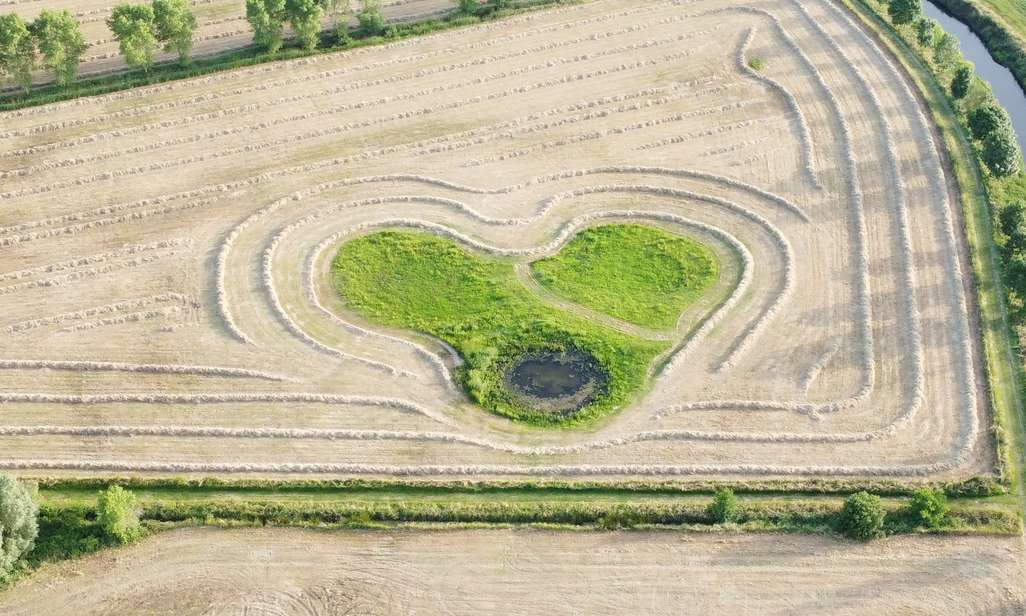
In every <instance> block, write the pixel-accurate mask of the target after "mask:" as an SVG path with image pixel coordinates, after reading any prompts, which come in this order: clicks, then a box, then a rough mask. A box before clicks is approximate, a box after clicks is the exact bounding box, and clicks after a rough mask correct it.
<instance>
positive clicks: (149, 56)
mask: <svg viewBox="0 0 1026 616" xmlns="http://www.w3.org/2000/svg"><path fill="white" fill-rule="evenodd" d="M107 27H109V28H110V31H111V32H113V33H114V39H115V40H116V41H117V42H118V46H119V47H120V48H121V55H122V56H124V57H125V62H126V63H127V64H128V65H129V66H135V67H138V68H141V69H143V70H144V71H149V70H150V68H152V67H153V61H154V59H155V58H156V56H157V46H158V44H157V31H156V30H157V29H156V20H155V18H154V15H153V7H151V6H148V5H145V4H121V5H118V6H116V7H114V10H113V11H111V13H110V17H109V18H108V19H107Z"/></svg>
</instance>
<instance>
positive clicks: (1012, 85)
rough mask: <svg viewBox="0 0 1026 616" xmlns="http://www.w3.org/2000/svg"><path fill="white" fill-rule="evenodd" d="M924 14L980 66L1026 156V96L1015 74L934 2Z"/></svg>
mask: <svg viewBox="0 0 1026 616" xmlns="http://www.w3.org/2000/svg"><path fill="white" fill-rule="evenodd" d="M923 14H925V15H926V16H927V17H930V18H931V19H934V20H936V21H937V23H939V24H940V25H941V27H943V28H944V30H945V31H946V32H948V33H949V34H951V35H953V36H955V37H957V38H958V42H959V44H960V45H961V47H962V55H963V56H965V58H966V60H969V61H971V62H972V63H973V64H975V65H976V74H978V75H979V76H980V77H982V78H983V79H985V80H986V81H987V83H989V84H990V87H991V88H993V90H994V96H996V97H997V99H998V101H1000V102H1001V105H1002V106H1003V107H1004V108H1005V110H1006V111H1008V115H1009V116H1011V118H1012V125H1013V126H1014V127H1015V132H1016V134H1017V135H1018V137H1019V147H1020V148H1021V149H1022V150H1023V151H1024V152H1026V94H1024V93H1023V91H1022V88H1020V87H1019V84H1018V82H1016V81H1015V77H1013V76H1012V72H1011V71H1009V70H1008V69H1007V68H1005V67H1003V66H1001V65H1000V64H998V63H997V62H995V61H994V59H993V58H991V57H990V53H989V52H988V51H987V48H986V47H985V46H984V45H983V41H981V40H980V38H979V37H978V36H976V35H975V34H973V31H972V30H970V29H969V26H967V25H965V24H964V23H962V22H960V21H958V20H957V19H955V18H954V17H952V16H950V15H948V14H947V13H945V12H944V11H942V10H941V9H940V8H939V7H938V6H936V5H934V4H933V3H931V2H924V3H923Z"/></svg>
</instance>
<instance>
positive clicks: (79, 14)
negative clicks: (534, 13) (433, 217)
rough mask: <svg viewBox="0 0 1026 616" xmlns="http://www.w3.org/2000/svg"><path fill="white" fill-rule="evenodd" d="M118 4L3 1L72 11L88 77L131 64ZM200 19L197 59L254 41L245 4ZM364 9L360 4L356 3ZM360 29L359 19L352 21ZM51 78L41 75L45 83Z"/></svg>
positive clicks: (25, 8) (7, 8) (405, 0)
mask: <svg viewBox="0 0 1026 616" xmlns="http://www.w3.org/2000/svg"><path fill="white" fill-rule="evenodd" d="M117 4H118V3H117V2H114V1H113V0H8V1H7V2H0V12H14V13H18V14H19V15H21V16H22V17H24V18H25V19H27V20H28V19H35V17H36V15H38V14H39V12H40V11H42V10H44V9H49V10H52V11H63V10H67V11H70V12H71V14H72V15H74V16H75V17H76V18H77V19H78V21H79V24H81V27H82V36H84V37H85V40H86V43H88V44H89V49H87V50H86V52H85V54H83V56H82V66H81V70H80V72H79V74H80V75H82V76H88V75H96V74H100V73H109V72H114V71H119V70H124V69H125V68H126V65H125V63H124V60H123V59H122V58H121V54H120V52H119V50H118V43H117V41H116V40H114V35H113V34H111V31H110V29H109V28H108V27H107V18H108V17H110V12H111V9H113V8H114V7H115V6H116V5H117ZM190 4H191V5H192V10H193V12H194V13H195V15H196V22H197V23H196V26H197V27H196V35H195V38H194V41H195V47H194V48H193V56H194V57H199V56H208V55H211V54H215V53H218V52H222V51H227V50H230V49H236V48H239V47H245V46H247V45H250V44H251V43H252V41H253V31H252V29H251V28H250V27H249V23H247V22H246V2H245V0H191V2H190ZM353 6H354V7H355V8H357V9H358V8H359V6H360V5H359V4H358V3H354V5H353ZM453 6H454V4H453V3H452V2H449V1H448V0H385V1H383V2H382V3H381V14H382V15H384V16H385V18H386V19H389V20H392V21H408V20H412V19H422V18H425V17H428V16H431V15H438V14H441V13H444V12H446V11H448V10H451V9H452V8H453ZM351 21H352V23H353V26H354V27H355V24H356V19H355V18H352V19H351ZM333 23H334V22H333V20H332V18H331V17H330V16H325V18H324V26H325V28H328V27H331V26H332V25H333ZM176 58H177V56H175V55H174V54H173V53H164V54H162V55H159V56H158V61H161V60H173V59H176ZM49 80H50V77H49V76H47V75H44V74H42V73H40V75H39V81H40V82H45V81H49Z"/></svg>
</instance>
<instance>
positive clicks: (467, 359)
mask: <svg viewBox="0 0 1026 616" xmlns="http://www.w3.org/2000/svg"><path fill="white" fill-rule="evenodd" d="M332 275H333V282H334V284H335V286H336V289H337V290H338V292H339V293H340V294H341V295H342V298H343V300H344V301H345V304H346V308H347V309H349V310H351V311H353V312H354V313H355V314H357V315H359V316H360V317H362V318H363V319H365V320H367V321H369V322H370V323H376V324H380V325H384V326H387V327H391V328H399V329H403V330H409V331H412V332H419V333H421V334H427V335H429V336H433V337H435V338H438V339H441V340H442V341H444V342H445V343H447V344H448V345H450V346H451V347H452V348H454V349H455V350H456V351H457V352H458V353H459V354H460V356H461V358H462V359H463V365H462V366H460V367H459V368H458V369H457V371H456V376H457V378H458V380H459V382H460V384H461V385H462V386H463V388H464V389H465V390H466V393H467V394H468V395H469V396H470V398H471V399H472V400H474V401H475V402H476V403H477V404H479V405H481V406H482V407H483V408H485V409H488V410H489V411H492V412H494V413H498V414H499V415H503V416H505V417H508V418H511V419H514V420H517V421H521V422H526V423H529V424H535V425H541V426H553V425H560V426H562V425H567V424H573V425H580V424H582V423H585V422H590V421H592V420H594V419H596V418H598V417H601V416H604V415H607V414H608V413H610V412H613V411H615V410H617V409H619V408H622V407H623V406H624V405H625V404H626V403H627V402H628V401H629V400H630V398H631V397H632V396H633V395H635V394H636V393H637V392H638V391H639V390H641V389H642V388H643V387H644V386H645V384H646V383H647V381H648V379H649V378H650V376H651V375H652V374H653V373H654V372H655V368H656V364H657V359H658V358H660V357H663V356H665V354H666V352H667V351H669V350H670V349H671V348H672V347H673V346H675V345H676V344H678V343H679V339H680V337H681V336H682V335H683V333H686V332H683V333H682V332H681V331H680V327H679V321H680V320H681V315H682V313H684V311H685V310H686V309H688V308H689V307H690V306H692V305H693V304H695V303H696V302H699V301H701V302H702V303H704V304H706V307H704V308H703V310H702V312H703V314H708V313H709V312H710V311H711V308H712V307H714V305H715V304H717V303H719V300H720V299H722V298H709V297H706V296H707V295H708V294H709V292H710V290H711V289H713V288H714V287H723V285H720V284H717V281H718V278H719V277H720V275H721V266H720V258H719V256H718V255H717V254H716V252H715V251H713V250H712V249H710V247H709V246H708V245H706V244H705V243H703V242H701V241H699V240H698V239H697V238H692V237H685V236H683V235H678V234H676V233H671V232H669V231H667V230H664V229H662V228H658V227H655V226H648V225H642V224H633V223H631V224H602V225H599V226H593V227H588V228H585V229H583V230H581V231H579V232H578V233H577V234H576V235H574V236H573V237H572V238H571V239H570V240H569V241H568V242H567V243H566V244H565V245H564V246H563V247H562V248H561V249H560V250H559V252H558V253H556V254H554V255H551V256H547V257H544V258H541V259H537V260H534V261H527V260H524V259H522V258H521V259H518V258H505V257H495V256H491V255H485V254H483V253H481V252H478V251H476V250H474V249H470V248H467V247H464V246H463V245H461V244H460V243H458V242H457V241H456V240H453V239H450V238H448V237H442V236H439V235H436V234H432V233H429V232H425V231H419V230H406V229H386V230H380V231H375V232H372V233H369V234H366V235H361V236H357V237H354V238H353V239H350V240H349V241H347V242H345V243H344V244H343V245H342V246H341V247H340V249H339V252H338V254H337V255H336V257H335V260H334V263H333V270H332ZM720 291H722V288H721V289H720ZM720 294H721V293H717V295H720ZM692 325H693V323H692ZM687 329H690V327H688V328H687Z"/></svg>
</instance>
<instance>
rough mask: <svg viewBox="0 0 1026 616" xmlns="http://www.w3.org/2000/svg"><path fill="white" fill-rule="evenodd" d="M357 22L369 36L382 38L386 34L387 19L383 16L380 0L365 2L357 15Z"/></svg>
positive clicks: (366, 0)
mask: <svg viewBox="0 0 1026 616" xmlns="http://www.w3.org/2000/svg"><path fill="white" fill-rule="evenodd" d="M356 20H357V21H358V22H359V23H360V29H361V30H363V32H364V33H365V34H366V35H367V36H381V35H382V34H384V32H385V18H384V17H382V16H381V2H380V0H363V8H362V9H360V12H359V13H357V14H356Z"/></svg>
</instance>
